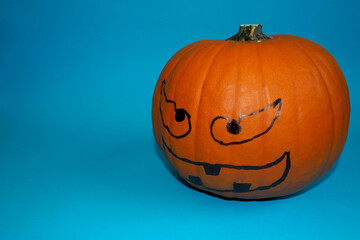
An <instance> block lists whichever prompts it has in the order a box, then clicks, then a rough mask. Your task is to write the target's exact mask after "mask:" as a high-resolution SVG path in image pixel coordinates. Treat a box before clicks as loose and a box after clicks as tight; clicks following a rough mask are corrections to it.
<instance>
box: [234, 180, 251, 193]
mask: <svg viewBox="0 0 360 240" xmlns="http://www.w3.org/2000/svg"><path fill="white" fill-rule="evenodd" d="M250 186H251V184H250V183H236V182H234V192H237V193H240V192H249V190H250Z"/></svg>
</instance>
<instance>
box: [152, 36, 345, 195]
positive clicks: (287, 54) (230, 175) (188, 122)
mask: <svg viewBox="0 0 360 240" xmlns="http://www.w3.org/2000/svg"><path fill="white" fill-rule="evenodd" d="M349 119H350V99H349V92H348V87H347V84H346V81H345V78H344V75H343V73H342V71H341V69H340V67H339V66H338V64H337V62H336V60H335V59H334V58H333V57H332V56H331V54H330V53H328V52H327V51H326V50H325V49H324V48H323V47H321V46H320V45H318V44H316V43H314V42H312V41H310V40H307V39H305V38H301V37H297V36H291V35H273V36H271V39H266V40H263V41H246V42H241V41H234V40H202V41H198V42H195V43H192V44H190V45H188V46H186V47H184V48H183V49H181V50H180V51H178V52H177V53H176V54H175V55H174V56H173V57H172V58H171V59H170V60H169V61H168V63H167V64H166V66H165V67H164V69H163V70H162V72H161V74H160V77H159V79H158V82H157V84H156V87H155V91H154V95H153V105H152V121H153V131H154V135H155V139H156V142H157V144H158V146H159V147H160V149H161V150H162V152H163V153H164V155H165V156H166V158H167V160H168V161H169V162H170V163H171V165H172V166H173V167H174V169H175V170H176V172H177V173H178V174H179V175H180V176H181V177H182V178H183V179H184V180H185V181H187V182H188V183H189V184H190V185H192V186H193V187H195V188H197V189H200V190H202V191H205V192H210V193H212V194H214V195H217V196H221V197H225V198H236V199H262V198H275V197H281V196H286V195H290V194H293V193H296V192H298V191H300V190H301V189H304V188H305V187H306V186H308V185H309V184H311V183H313V182H314V181H316V180H317V179H319V178H320V177H321V176H323V175H324V174H325V173H326V172H328V171H329V170H330V169H331V168H332V167H333V165H334V164H335V162H336V160H337V159H338V158H339V156H340V154H341V152H342V150H343V147H344V144H345V141H346V138H347V132H348V127H349Z"/></svg>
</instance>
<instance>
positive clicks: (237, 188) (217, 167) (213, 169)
mask: <svg viewBox="0 0 360 240" xmlns="http://www.w3.org/2000/svg"><path fill="white" fill-rule="evenodd" d="M162 141H163V146H164V149H166V151H167V152H168V153H169V154H171V155H172V156H173V157H175V158H176V159H178V160H180V161H183V162H186V163H190V164H193V165H196V166H202V167H203V168H204V171H205V173H206V175H211V176H218V175H219V174H220V172H221V170H222V169H224V168H225V169H226V168H227V169H236V170H248V171H258V170H263V169H270V168H272V167H276V166H278V165H280V164H281V163H282V162H283V161H285V162H286V163H285V164H286V166H285V169H284V171H283V173H282V175H281V177H279V178H278V179H277V180H276V181H274V182H272V183H270V184H268V185H265V186H257V187H256V188H252V189H251V185H252V184H251V183H237V182H234V183H233V188H232V189H214V188H210V187H207V186H205V185H204V184H203V183H202V180H201V178H199V177H196V176H189V177H188V179H187V180H188V181H189V182H191V183H192V184H194V185H197V186H202V187H203V188H205V189H207V190H210V191H217V192H234V193H244V192H252V191H257V190H266V189H270V188H273V187H275V186H277V185H279V184H280V183H282V182H283V181H284V180H285V179H286V177H287V176H288V174H289V171H290V162H291V161H290V152H289V151H285V152H284V153H283V155H282V156H281V157H279V158H278V159H276V160H275V161H273V162H271V163H268V164H265V165H261V166H248V165H245V166H244V165H243V166H238V165H231V164H210V163H207V162H196V161H192V160H190V159H187V158H183V157H180V156H178V155H176V153H174V151H173V150H172V149H171V148H170V147H169V146H168V145H167V144H166V143H165V141H164V138H162ZM260 172H261V171H260Z"/></svg>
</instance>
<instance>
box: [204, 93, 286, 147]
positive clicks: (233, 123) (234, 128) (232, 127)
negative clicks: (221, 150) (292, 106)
mask: <svg viewBox="0 0 360 240" xmlns="http://www.w3.org/2000/svg"><path fill="white" fill-rule="evenodd" d="M278 105H279V108H278V110H277V112H276V116H275V117H274V118H273V120H272V121H271V123H270V125H269V127H268V128H267V129H266V130H265V131H263V132H261V133H259V134H257V135H255V136H253V137H251V138H248V139H244V140H241V141H235V142H223V141H221V140H219V139H217V138H216V137H215V135H214V132H213V127H214V124H215V122H216V121H217V120H219V119H225V120H228V123H227V124H226V129H227V131H228V132H229V133H231V134H234V135H236V134H239V133H240V132H241V126H240V122H241V120H242V119H243V118H245V117H250V116H252V115H255V114H257V113H261V112H263V111H266V110H267V109H269V108H271V107H272V108H275V107H276V106H278ZM281 106H282V101H281V98H278V99H276V100H275V101H274V102H273V103H272V104H270V105H268V106H267V107H265V108H263V109H260V110H257V111H255V112H252V113H249V114H240V115H239V119H238V120H235V119H231V118H228V117H224V116H217V117H216V118H214V120H213V121H212V122H211V125H210V134H211V137H212V138H213V139H214V140H215V141H216V142H217V143H219V144H221V145H224V146H228V145H233V144H243V143H247V142H250V141H252V140H254V139H256V138H258V137H260V136H262V135H264V134H265V133H267V132H268V131H270V129H271V128H272V127H273V125H274V123H275V121H276V119H278V117H279V115H280V110H281Z"/></svg>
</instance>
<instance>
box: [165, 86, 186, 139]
mask: <svg viewBox="0 0 360 240" xmlns="http://www.w3.org/2000/svg"><path fill="white" fill-rule="evenodd" d="M160 95H161V96H160V107H159V109H160V115H161V120H162V123H163V126H164V128H165V129H166V130H167V131H168V133H169V134H170V135H171V136H172V137H174V138H183V137H186V136H187V135H188V134H189V133H190V131H191V121H190V117H191V116H190V114H189V113H188V112H187V111H186V110H185V109H183V108H177V107H176V103H175V102H174V101H172V100H169V99H168V98H167V96H166V92H165V80H163V82H162V83H161V90H160Z"/></svg>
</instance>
